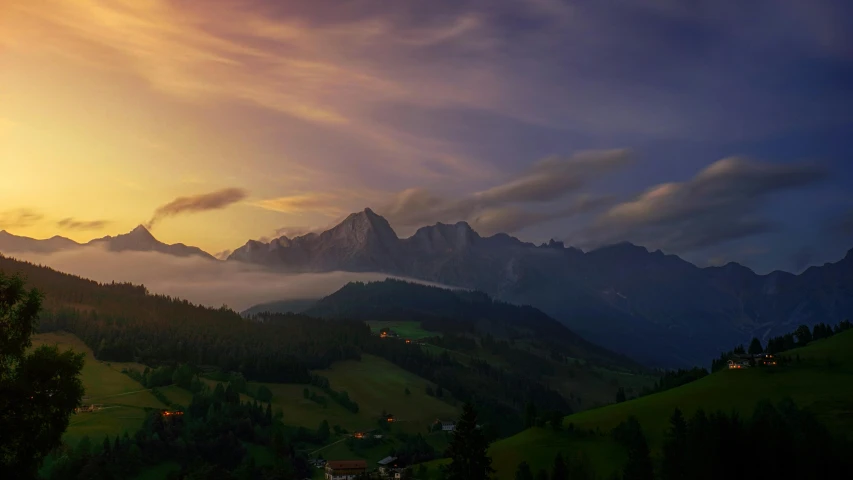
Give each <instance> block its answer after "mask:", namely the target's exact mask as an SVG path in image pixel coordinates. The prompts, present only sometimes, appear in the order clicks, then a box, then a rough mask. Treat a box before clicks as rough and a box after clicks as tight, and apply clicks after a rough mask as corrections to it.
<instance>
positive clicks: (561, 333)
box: [304, 279, 641, 369]
mask: <svg viewBox="0 0 853 480" xmlns="http://www.w3.org/2000/svg"><path fill="white" fill-rule="evenodd" d="M304 313H306V314H307V315H311V316H315V317H321V318H351V319H356V320H375V321H397V320H413V321H419V322H420V323H421V326H422V327H423V328H424V329H426V330H429V331H434V332H437V333H442V334H470V335H473V336H476V337H487V336H488V337H491V338H493V339H497V340H507V341H522V342H528V343H529V344H535V345H536V346H537V347H538V348H540V349H541V350H543V351H545V352H548V353H549V354H552V355H553V357H554V358H560V357H564V356H568V357H572V358H580V359H584V360H589V361H594V362H597V363H599V364H601V365H607V366H612V367H622V368H633V369H641V367H640V366H639V365H637V364H636V363H634V362H633V361H631V360H630V359H628V358H627V357H625V356H623V355H620V354H616V353H613V352H611V351H609V350H607V349H605V348H602V347H599V346H598V345H595V344H593V343H591V342H588V341H586V340H585V339H583V338H582V337H581V336H579V335H577V334H576V333H574V332H572V331H571V330H569V329H568V328H567V327H566V326H564V325H562V324H561V323H560V322H558V321H556V320H554V319H553V318H551V317H549V316H548V315H546V314H544V313H542V311H540V310H538V309H536V308H533V307H530V306H518V305H512V304H509V303H506V302H501V301H497V300H494V299H492V298H491V297H490V296H489V295H487V294H485V293H483V292H479V291H470V290H449V289H446V288H439V287H434V286H429V285H423V284H418V283H412V282H406V281H403V280H395V279H387V280H385V281H382V282H369V283H363V282H352V283H349V284H347V285H345V286H344V287H343V288H341V289H340V290H338V291H337V292H335V293H333V294H331V295H329V296H327V297H325V298H323V299H322V300H320V301H318V302H317V303H315V304H314V305H313V306H312V307H310V308H308V309H307V310H305V312H304Z"/></svg>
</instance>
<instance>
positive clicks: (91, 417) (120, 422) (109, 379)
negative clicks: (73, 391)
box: [33, 332, 165, 445]
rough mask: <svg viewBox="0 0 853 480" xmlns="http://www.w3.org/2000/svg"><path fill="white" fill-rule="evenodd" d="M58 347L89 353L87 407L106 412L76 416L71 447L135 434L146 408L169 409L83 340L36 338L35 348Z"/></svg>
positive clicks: (52, 336) (69, 434)
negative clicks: (97, 356) (94, 405)
mask: <svg viewBox="0 0 853 480" xmlns="http://www.w3.org/2000/svg"><path fill="white" fill-rule="evenodd" d="M40 345H58V346H59V348H60V349H61V350H67V349H73V350H74V351H76V352H83V353H85V354H86V359H85V363H84V365H83V371H82V372H81V375H80V376H81V379H82V381H83V387H84V389H85V393H84V394H83V395H84V399H83V403H84V404H89V403H99V404H102V405H104V407H105V408H104V409H103V410H100V411H97V412H92V413H79V414H76V415H72V416H71V419H70V421H69V425H68V430H67V431H66V432H65V435H63V437H62V438H63V440H64V441H66V442H67V443H69V444H70V445H76V444H77V442H78V441H79V440H80V439H81V438H83V436H84V435H88V436H89V438H90V439H91V440H92V441H100V439H102V438H103V437H104V436H105V435H110V436H111V437H113V436H115V435H123V434H124V432H128V433H131V434H132V433H133V432H134V431H136V430H137V429H139V427H140V426H141V425H142V421H143V420H144V418H145V410H144V409H145V408H165V405H163V404H162V403H161V402H160V401H159V400H157V398H156V397H154V395H152V394H151V392H150V391H148V390H146V389H145V388H144V387H143V386H142V385H140V384H139V383H137V382H136V381H135V380H133V379H132V378H130V377H128V376H127V375H125V374H123V373H121V368H122V365H121V364H110V363H107V362H99V361H97V360H95V357H94V355H92V350H91V349H89V347H87V346H86V345H85V344H84V343H83V342H82V341H81V340H80V339H79V338H77V337H76V336H74V335H72V334H70V333H65V332H53V333H40V334H38V335H34V336H33V347H38V346H40Z"/></svg>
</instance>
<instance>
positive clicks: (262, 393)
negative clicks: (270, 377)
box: [255, 385, 272, 403]
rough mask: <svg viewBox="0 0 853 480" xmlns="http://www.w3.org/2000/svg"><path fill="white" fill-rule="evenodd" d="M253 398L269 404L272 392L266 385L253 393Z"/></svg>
mask: <svg viewBox="0 0 853 480" xmlns="http://www.w3.org/2000/svg"><path fill="white" fill-rule="evenodd" d="M255 398H256V399H258V401H259V402H263V403H267V402H270V401H271V400H272V391H271V390H270V389H269V388H268V387H267V386H266V385H261V386H260V387H258V390H257V391H256V392H255Z"/></svg>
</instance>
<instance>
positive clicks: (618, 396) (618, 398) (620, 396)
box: [616, 387, 625, 403]
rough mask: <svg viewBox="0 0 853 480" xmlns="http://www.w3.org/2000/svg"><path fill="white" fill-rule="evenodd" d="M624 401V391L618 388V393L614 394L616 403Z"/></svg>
mask: <svg viewBox="0 0 853 480" xmlns="http://www.w3.org/2000/svg"><path fill="white" fill-rule="evenodd" d="M624 401H625V389H624V388H622V387H619V391H618V392H616V403H622V402H624Z"/></svg>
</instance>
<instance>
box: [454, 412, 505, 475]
mask: <svg viewBox="0 0 853 480" xmlns="http://www.w3.org/2000/svg"><path fill="white" fill-rule="evenodd" d="M488 447H489V444H488V441H487V440H486V437H485V435H484V434H483V432H482V430H480V428H479V427H478V426H477V412H476V411H475V410H474V406H473V405H471V404H470V403H465V405H464V406H463V407H462V416H461V417H459V421H458V422H456V430H455V431H454V433H453V439H452V440H451V442H450V446H449V447H448V449H447V456H448V457H449V458H450V464H449V465H448V466H447V467H446V468H445V471H444V478H445V479H446V480H486V479H488V478H490V477H491V474H492V473H493V472H494V469H493V468H492V459H491V458H490V457H489V455H488V452H487V449H488Z"/></svg>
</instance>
